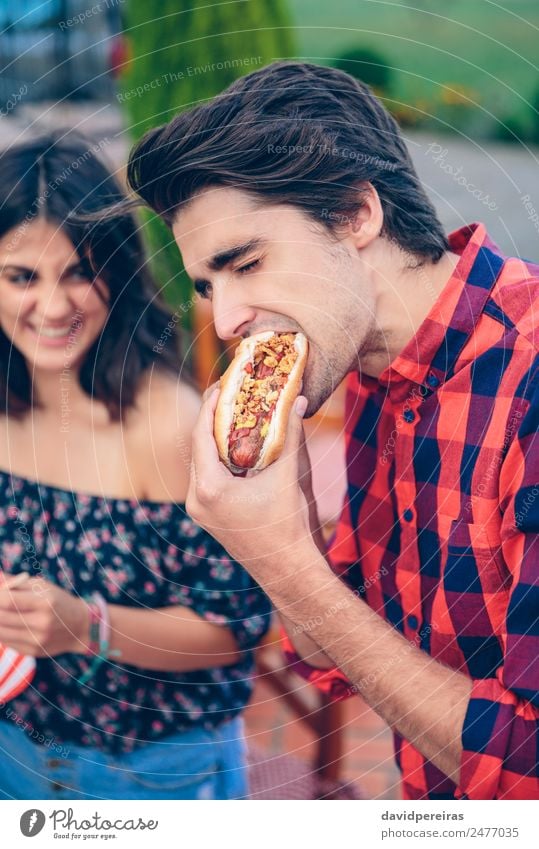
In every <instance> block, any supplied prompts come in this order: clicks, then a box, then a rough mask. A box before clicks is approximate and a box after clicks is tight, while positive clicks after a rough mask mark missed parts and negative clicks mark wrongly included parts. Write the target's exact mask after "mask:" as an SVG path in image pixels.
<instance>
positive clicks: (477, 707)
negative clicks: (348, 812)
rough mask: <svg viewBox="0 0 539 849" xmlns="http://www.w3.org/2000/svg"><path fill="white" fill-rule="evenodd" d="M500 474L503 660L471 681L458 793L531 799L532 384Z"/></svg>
mask: <svg viewBox="0 0 539 849" xmlns="http://www.w3.org/2000/svg"><path fill="white" fill-rule="evenodd" d="M534 374H535V384H533V383H532V384H531V385H532V386H533V385H535V396H534V397H533V399H532V402H531V404H530V407H529V409H528V410H527V412H526V414H525V415H524V417H523V418H522V421H521V425H520V428H519V430H518V434H517V436H516V438H515V439H514V440H513V442H512V444H511V446H510V448H509V451H508V452H507V455H506V457H505V460H504V462H503V464H502V467H501V473H500V497H501V502H500V504H501V508H502V511H503V521H502V551H503V555H504V560H505V562H506V564H507V567H508V569H509V571H510V573H511V576H512V584H511V590H510V595H509V604H508V609H507V616H506V639H505V652H504V663H503V666H501V667H500V668H499V669H498V670H497V674H496V677H495V678H488V679H485V680H474V682H473V688H472V693H471V698H470V702H469V705H468V708H467V712H466V716H465V720H464V726H463V731H462V743H463V748H464V751H463V754H462V760H461V772H460V784H459V791H458V793H459V798H469V799H501V798H505V799H539V757H538V752H539V581H538V573H539V435H538V431H539V385H538V382H537V377H538V373H537V370H536V371H535V373H534Z"/></svg>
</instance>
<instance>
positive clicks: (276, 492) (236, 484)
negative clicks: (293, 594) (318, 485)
mask: <svg viewBox="0 0 539 849" xmlns="http://www.w3.org/2000/svg"><path fill="white" fill-rule="evenodd" d="M218 395H219V392H218V390H217V389H212V390H211V391H210V392H208V393H207V396H206V398H205V400H204V403H203V405H202V409H201V412H200V416H199V420H198V423H197V426H196V428H195V430H194V434H193V463H192V468H191V480H190V486H189V493H188V497H187V511H188V512H189V514H190V515H191V517H192V518H193V520H194V521H195V522H197V523H198V524H199V525H201V526H202V527H203V528H206V530H207V531H208V532H209V533H211V534H212V536H214V537H215V538H216V539H217V540H218V541H219V542H220V543H221V544H222V545H223V547H224V548H225V549H226V550H227V551H228V553H229V554H230V555H231V557H233V558H234V559H235V560H237V561H238V562H240V563H242V564H243V565H244V566H245V567H246V568H247V569H248V570H249V571H250V572H251V573H252V574H253V575H254V576H255V578H256V577H257V574H256V573H257V572H258V568H257V565H256V564H257V563H258V564H261V563H262V561H263V560H265V559H268V560H269V561H275V560H277V561H279V560H282V558H284V557H286V559H288V558H290V557H292V558H293V553H294V552H296V553H297V551H298V547H299V546H301V545H302V543H304V544H306V545H308V546H309V547H312V546H313V538H312V533H311V527H310V516H309V512H310V509H311V512H312V504H311V505H309V503H308V500H307V498H306V497H305V493H304V491H303V489H302V486H301V484H300V481H301V479H302V477H303V481H302V482H303V484H304V485H305V488H306V490H307V491H310V484H309V482H308V481H309V475H308V469H305V468H303V469H302V468H300V457H301V451H300V449H301V445H302V439H303V413H304V411H305V405H306V399H305V398H303V397H302V396H300V397H299V398H298V399H297V400H296V403H295V405H294V408H293V410H292V412H291V414H290V417H289V421H288V430H287V435H286V441H285V445H284V448H283V451H282V454H281V456H280V457H279V459H278V460H276V461H275V462H274V463H272V465H271V466H268V467H267V468H266V469H263V470H262V471H261V472H253V473H248V475H247V477H238V476H234V475H233V474H232V473H231V472H230V471H229V470H228V469H227V468H226V467H225V466H224V465H223V463H221V461H220V460H219V455H218V452H217V447H216V445H215V440H214V437H213V419H214V413H215V407H216V404H217V399H218ZM298 407H299V411H298ZM302 460H303V464H304V463H305V456H303V457H302ZM302 472H303V475H302Z"/></svg>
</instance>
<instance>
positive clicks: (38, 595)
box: [0, 574, 89, 657]
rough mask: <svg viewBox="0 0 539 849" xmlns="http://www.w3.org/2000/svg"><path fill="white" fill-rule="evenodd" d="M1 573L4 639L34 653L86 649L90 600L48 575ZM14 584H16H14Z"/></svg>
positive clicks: (0, 625) (1, 630)
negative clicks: (17, 578)
mask: <svg viewBox="0 0 539 849" xmlns="http://www.w3.org/2000/svg"><path fill="white" fill-rule="evenodd" d="M13 581H14V579H13V578H11V577H7V576H5V575H3V574H2V575H1V577H0V643H3V644H4V645H6V646H9V647H10V648H13V649H15V650H16V651H18V652H21V654H29V655H31V656H32V657H55V656H56V655H58V654H64V653H66V652H76V653H84V652H85V651H86V645H85V643H84V640H85V638H86V635H87V633H88V630H89V618H88V607H87V605H86V602H85V601H84V600H83V599H81V598H77V597H76V596H74V595H71V593H68V592H66V590H64V589H62V588H61V587H57V586H56V585H55V584H52V583H51V582H50V581H46V580H45V579H44V578H28V579H27V580H26V581H24V583H20V584H19V585H18V586H16V587H15V586H13ZM10 586H13V588H10Z"/></svg>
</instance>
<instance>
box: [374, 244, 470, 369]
mask: <svg viewBox="0 0 539 849" xmlns="http://www.w3.org/2000/svg"><path fill="white" fill-rule="evenodd" d="M459 259H460V257H459V256H458V254H454V253H451V252H449V251H448V252H447V253H445V254H444V255H443V257H442V258H441V259H440V260H439V261H438V262H437V263H436V264H434V263H425V264H424V265H421V266H420V267H418V268H413V267H410V266H403V265H402V263H401V264H400V266H399V265H398V264H395V265H394V267H393V268H392V269H391V268H390V269H389V270H388V265H387V263H385V264H384V266H383V271H381V272H380V273H377V274H376V290H377V294H376V329H375V331H374V333H373V335H372V337H371V339H370V340H369V342H368V345H367V346H366V348H365V353H364V354H362V355H360V364H361V371H362V372H363V373H365V374H367V375H370V376H371V377H379V376H380V375H381V374H382V372H383V371H384V370H385V369H386V368H387V367H388V366H389V365H390V364H391V363H392V362H393V360H394V359H395V358H396V357H397V356H398V355H399V354H400V353H401V351H403V350H404V348H405V347H406V345H407V344H408V343H409V342H410V340H411V339H413V337H414V336H415V334H416V333H417V331H418V329H419V327H420V326H421V324H422V323H423V321H424V320H425V319H426V317H427V315H428V314H429V312H430V311H431V309H432V307H433V306H434V304H435V303H436V301H437V300H438V299H439V297H440V295H441V293H442V291H443V289H444V288H445V286H446V284H447V283H448V282H449V279H450V278H451V275H452V274H453V271H454V269H455V266H456V265H457V263H458V261H459Z"/></svg>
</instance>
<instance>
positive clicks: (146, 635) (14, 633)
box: [0, 578, 241, 672]
mask: <svg viewBox="0 0 539 849" xmlns="http://www.w3.org/2000/svg"><path fill="white" fill-rule="evenodd" d="M0 584H1V586H0V642H1V643H3V644H4V645H8V646H11V647H12V648H14V649H16V650H17V651H19V652H21V653H22V654H29V655H32V657H56V656H57V655H59V654H67V653H75V654H86V653H87V652H88V650H89V643H90V616H89V608H88V605H87V603H86V602H85V601H84V600H83V599H81V598H77V597H76V596H74V595H72V594H71V593H68V592H67V591H66V590H64V589H63V588H62V587H58V586H56V585H55V584H52V583H50V582H49V581H46V580H44V579H43V578H29V579H28V580H26V581H25V583H24V584H23V585H22V586H20V587H17V588H13V589H10V588H9V584H7V582H4V581H0ZM108 612H109V617H110V623H111V645H110V649H111V650H116V651H119V652H120V654H119V655H118V656H117V657H118V662H119V663H122V664H123V663H127V664H131V665H133V666H140V667H142V668H146V669H155V670H161V671H163V672H189V671H191V670H193V669H209V668H210V667H215V666H227V665H230V664H232V663H235V662H237V661H238V659H239V657H240V656H241V651H240V649H239V647H238V643H237V641H236V638H235V636H234V634H233V633H232V629H231V628H229V627H226V625H220V624H219V625H218V624H215V623H214V622H208V621H207V620H206V619H204V618H203V616H200V615H199V614H198V613H195V612H194V611H193V610H190V609H189V608H187V607H181V606H179V605H174V606H173V607H162V608H156V609H154V610H140V609H136V608H132V607H123V606H121V605H117V604H111V605H108Z"/></svg>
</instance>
